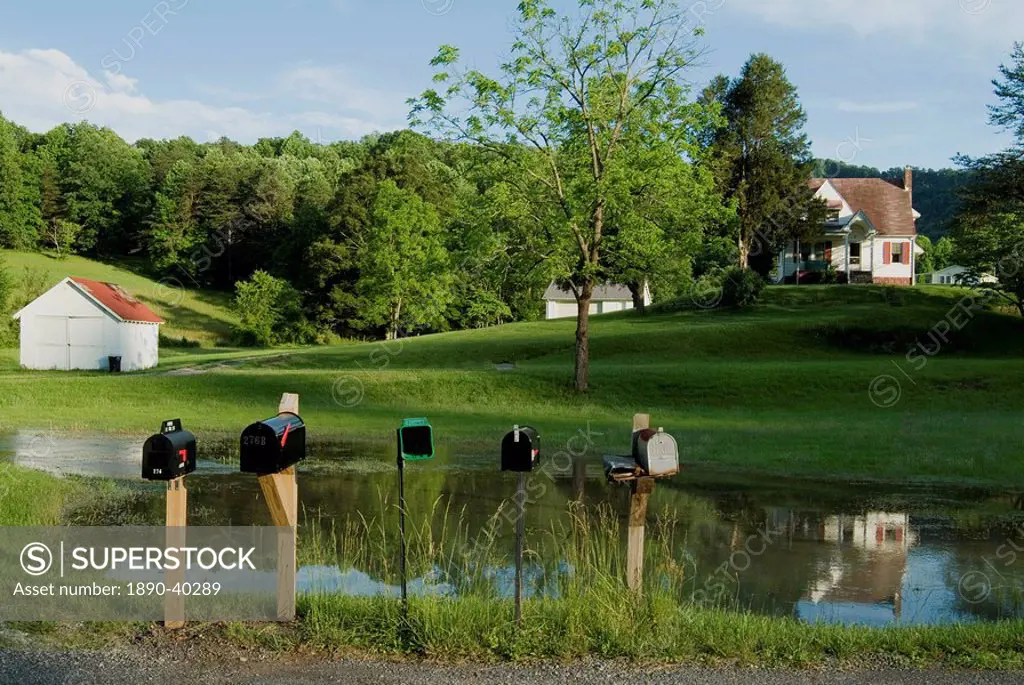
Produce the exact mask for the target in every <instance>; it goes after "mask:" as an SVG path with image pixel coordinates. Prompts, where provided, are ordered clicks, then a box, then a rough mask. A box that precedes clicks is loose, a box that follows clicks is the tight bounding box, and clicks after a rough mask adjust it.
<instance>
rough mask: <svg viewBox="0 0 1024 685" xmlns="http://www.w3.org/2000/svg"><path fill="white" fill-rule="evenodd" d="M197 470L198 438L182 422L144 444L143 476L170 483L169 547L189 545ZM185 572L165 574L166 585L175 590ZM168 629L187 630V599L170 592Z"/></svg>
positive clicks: (167, 425)
mask: <svg viewBox="0 0 1024 685" xmlns="http://www.w3.org/2000/svg"><path fill="white" fill-rule="evenodd" d="M195 470H196V436H194V435H193V434H192V433H190V432H188V431H187V430H183V429H182V427H181V419H171V420H169V421H164V422H163V424H162V425H161V426H160V432H159V433H157V434H156V435H153V436H151V437H150V438H149V439H147V440H146V442H145V443H144V444H143V445H142V477H143V478H144V479H145V480H149V481H156V482H166V483H167V523H166V526H167V532H166V542H167V546H168V547H176V548H180V547H184V546H185V527H186V526H187V525H188V490H187V489H186V488H185V476H187V475H188V474H190V473H193V472H194V471H195ZM184 575H185V572H184V570H183V569H178V570H174V571H166V572H165V578H164V581H165V584H166V585H167V586H168V587H174V586H175V585H177V584H178V583H181V582H182V581H184V580H185V577H184ZM164 627H166V628H171V629H179V628H184V627H185V596H184V595H183V594H180V593H179V594H174V593H168V594H167V596H166V598H165V599H164Z"/></svg>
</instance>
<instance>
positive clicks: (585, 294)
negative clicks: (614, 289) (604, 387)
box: [576, 281, 594, 392]
mask: <svg viewBox="0 0 1024 685" xmlns="http://www.w3.org/2000/svg"><path fill="white" fill-rule="evenodd" d="M593 295H594V284H593V282H592V281H588V282H586V283H584V284H583V285H582V286H581V287H580V289H579V295H578V296H577V297H576V303H577V306H578V307H579V310H578V311H577V313H576V391H577V392H586V391H587V389H588V388H589V387H590V298H591V297H593Z"/></svg>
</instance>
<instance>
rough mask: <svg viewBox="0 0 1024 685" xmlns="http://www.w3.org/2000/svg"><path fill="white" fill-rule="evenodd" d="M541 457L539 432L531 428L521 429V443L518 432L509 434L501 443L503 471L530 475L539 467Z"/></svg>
mask: <svg viewBox="0 0 1024 685" xmlns="http://www.w3.org/2000/svg"><path fill="white" fill-rule="evenodd" d="M539 456H540V438H539V437H538V435H537V431H535V430H534V429H532V428H530V427H528V426H527V427H523V428H520V429H519V441H518V442H517V441H516V432H515V431H512V432H511V433H508V434H507V435H506V436H505V438H504V439H503V440H502V441H501V470H502V471H513V472H518V473H529V472H531V471H533V469H534V467H535V466H536V465H537V460H538V457H539Z"/></svg>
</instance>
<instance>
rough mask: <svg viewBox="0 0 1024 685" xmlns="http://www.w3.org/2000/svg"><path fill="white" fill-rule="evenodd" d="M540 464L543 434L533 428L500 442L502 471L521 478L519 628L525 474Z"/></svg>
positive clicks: (519, 617)
mask: <svg viewBox="0 0 1024 685" xmlns="http://www.w3.org/2000/svg"><path fill="white" fill-rule="evenodd" d="M539 461H540V434H539V433H537V429H536V428H534V427H533V426H518V425H517V426H515V427H513V429H512V431H511V432H510V433H507V434H506V435H505V437H504V438H503V439H502V441H501V470H502V471H512V472H515V473H517V474H518V479H517V482H516V597H515V619H516V624H519V623H521V622H522V620H523V538H524V537H525V535H526V474H528V473H530V472H532V471H533V470H534V469H535V468H536V467H537V464H538V462H539Z"/></svg>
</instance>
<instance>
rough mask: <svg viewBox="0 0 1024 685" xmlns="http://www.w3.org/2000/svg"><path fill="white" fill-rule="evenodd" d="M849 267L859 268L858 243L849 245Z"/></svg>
mask: <svg viewBox="0 0 1024 685" xmlns="http://www.w3.org/2000/svg"><path fill="white" fill-rule="evenodd" d="M850 266H860V243H850Z"/></svg>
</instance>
